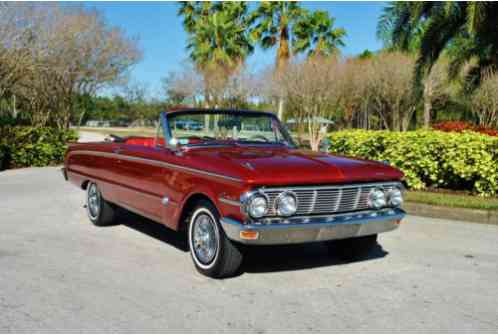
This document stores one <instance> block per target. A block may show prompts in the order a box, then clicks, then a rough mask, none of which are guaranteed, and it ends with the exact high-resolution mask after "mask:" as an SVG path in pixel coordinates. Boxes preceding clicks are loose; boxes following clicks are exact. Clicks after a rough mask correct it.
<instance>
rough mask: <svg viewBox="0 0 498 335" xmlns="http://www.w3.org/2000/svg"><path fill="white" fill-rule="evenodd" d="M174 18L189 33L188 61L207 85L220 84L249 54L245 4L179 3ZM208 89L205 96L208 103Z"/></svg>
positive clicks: (250, 46)
mask: <svg viewBox="0 0 498 335" xmlns="http://www.w3.org/2000/svg"><path fill="white" fill-rule="evenodd" d="M178 15H180V16H182V17H183V26H184V28H185V31H186V32H187V33H188V34H189V37H188V42H187V50H188V51H189V53H190V54H189V56H190V59H191V60H192V61H193V62H194V63H195V65H196V67H197V69H198V70H199V71H200V72H201V73H202V74H203V76H204V80H205V81H206V82H208V83H209V82H213V83H216V84H223V83H224V82H225V81H226V79H227V78H228V77H229V76H230V75H231V74H233V73H234V72H235V71H236V70H238V69H239V67H240V66H241V65H242V64H243V63H244V61H245V60H246V58H247V56H249V55H250V54H251V53H252V52H253V49H254V48H253V46H252V44H251V43H250V41H249V36H248V31H247V27H248V26H249V16H248V7H247V3H245V2H217V3H211V2H182V3H181V4H180V9H179V10H178ZM209 86H210V85H206V87H207V92H206V96H205V98H206V99H207V100H208V103H209V100H210V94H209ZM211 98H212V97H211ZM215 100H216V99H215ZM215 103H216V101H215Z"/></svg>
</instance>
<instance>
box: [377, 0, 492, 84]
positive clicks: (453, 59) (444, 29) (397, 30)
mask: <svg viewBox="0 0 498 335" xmlns="http://www.w3.org/2000/svg"><path fill="white" fill-rule="evenodd" d="M497 27H498V3H496V2H395V3H393V4H391V5H389V6H387V7H386V8H385V9H384V14H383V15H382V16H381V19H380V20H379V23H378V26H377V35H378V37H379V38H381V39H383V40H384V41H385V42H386V45H387V46H388V47H391V48H398V49H401V50H410V44H411V45H412V46H413V41H414V40H415V41H416V40H417V39H419V41H418V42H417V43H418V45H415V49H416V50H417V51H418V61H417V66H416V84H417V86H418V87H420V83H421V80H422V78H423V76H425V75H427V74H428V73H429V72H430V70H431V68H432V66H433V65H434V64H435V63H436V61H437V59H438V58H439V57H440V55H441V54H442V53H446V54H447V55H448V57H449V60H450V64H449V69H450V71H449V74H450V77H455V76H456V75H457V74H458V73H460V70H461V69H462V68H463V66H464V65H465V64H468V63H469V61H471V60H475V62H474V64H473V65H471V67H470V70H469V71H468V74H467V77H466V79H467V80H466V82H467V83H470V84H471V85H469V86H470V87H471V88H475V87H476V86H477V85H478V84H479V82H480V78H481V73H483V72H485V71H489V70H492V69H496V67H497V66H498V29H497Z"/></svg>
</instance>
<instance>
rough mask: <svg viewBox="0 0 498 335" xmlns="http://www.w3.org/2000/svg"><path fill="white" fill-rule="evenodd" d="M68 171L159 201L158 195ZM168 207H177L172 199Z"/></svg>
mask: <svg viewBox="0 0 498 335" xmlns="http://www.w3.org/2000/svg"><path fill="white" fill-rule="evenodd" d="M68 171H69V173H72V174H75V175H78V176H80V177H82V178H88V179H90V180H97V181H101V182H104V183H108V184H112V185H114V186H117V187H121V188H125V189H126V190H128V191H131V192H134V193H137V194H140V195H145V196H147V197H150V198H153V199H154V200H159V199H161V196H160V195H156V194H150V193H147V192H144V191H141V190H136V189H134V188H130V187H128V186H124V185H121V184H117V183H115V182H113V181H109V180H106V179H102V178H99V177H94V176H90V175H86V174H81V173H78V172H75V171H73V170H68ZM161 200H162V199H161ZM168 205H173V206H178V202H176V201H174V200H173V199H169V201H168Z"/></svg>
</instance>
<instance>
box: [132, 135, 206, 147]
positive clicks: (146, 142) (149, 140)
mask: <svg viewBox="0 0 498 335" xmlns="http://www.w3.org/2000/svg"><path fill="white" fill-rule="evenodd" d="M202 142H203V140H202V139H200V138H198V137H195V136H193V137H191V138H189V139H188V144H199V143H202ZM125 143H126V144H133V145H142V146H144V147H155V146H156V144H158V145H163V146H164V138H160V139H158V140H157V143H156V139H155V137H139V136H133V137H128V138H127V139H126V141H125Z"/></svg>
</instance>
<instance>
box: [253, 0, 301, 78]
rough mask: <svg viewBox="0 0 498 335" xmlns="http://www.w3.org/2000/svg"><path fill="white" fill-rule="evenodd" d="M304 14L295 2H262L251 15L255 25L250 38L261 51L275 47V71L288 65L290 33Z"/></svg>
mask: <svg viewBox="0 0 498 335" xmlns="http://www.w3.org/2000/svg"><path fill="white" fill-rule="evenodd" d="M304 14H305V10H304V9H302V8H301V7H300V6H299V4H298V3H297V2H293V1H278V2H269V1H262V2H261V3H260V5H259V7H258V8H257V9H256V11H254V12H253V13H252V15H251V21H252V22H254V23H256V25H255V26H254V28H253V29H252V31H251V37H252V39H253V40H254V41H257V42H258V43H259V44H260V45H261V47H262V48H263V49H269V48H272V47H274V46H276V45H278V47H277V56H276V62H275V64H276V69H277V71H281V70H282V69H284V68H285V66H286V65H287V64H288V62H289V59H290V56H291V53H290V52H291V46H290V42H291V33H292V29H293V26H294V25H295V24H296V23H297V22H298V20H300V19H301V18H302V17H303V15H304Z"/></svg>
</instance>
